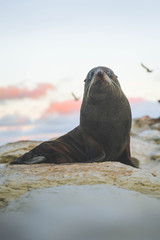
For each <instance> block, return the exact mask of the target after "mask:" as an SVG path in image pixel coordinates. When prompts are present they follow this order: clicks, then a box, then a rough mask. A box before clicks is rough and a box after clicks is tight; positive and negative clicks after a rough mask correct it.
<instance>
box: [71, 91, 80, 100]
mask: <svg viewBox="0 0 160 240" xmlns="http://www.w3.org/2000/svg"><path fill="white" fill-rule="evenodd" d="M72 96H73V97H74V100H75V101H78V100H79V99H80V97H77V96H76V95H75V94H74V93H73V92H72Z"/></svg>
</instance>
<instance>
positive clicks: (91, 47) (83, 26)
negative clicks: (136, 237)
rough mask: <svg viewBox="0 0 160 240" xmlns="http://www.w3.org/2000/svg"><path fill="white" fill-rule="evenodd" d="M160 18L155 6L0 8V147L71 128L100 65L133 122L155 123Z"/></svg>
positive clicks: (6, 4) (30, 4) (18, 4)
mask: <svg viewBox="0 0 160 240" xmlns="http://www.w3.org/2000/svg"><path fill="white" fill-rule="evenodd" d="M159 11H160V2H159V1H158V0H157V1H156V0H152V1H144V0H141V1H138V0H135V1H133V2H131V1H125V0H121V1H118V0H112V1H108V0H99V1H95V0H92V1H91V0H85V1H84V0H81V1H75V0H74V1H73V0H67V1H65V0H58V1H57V0H52V1H51V0H45V1H44V0H27V1H23V0H21V1H20V0H14V1H12V0H5V1H3V0H1V1H0V35H1V36H0V145H2V144H5V143H7V142H13V141H17V140H25V139H29V140H46V139H49V138H52V137H56V136H59V135H60V134H64V133H65V132H67V131H69V130H71V129H73V128H74V127H75V126H77V125H78V124H79V110H80V106H81V100H82V97H83V86H84V82H83V80H84V79H85V77H86V75H87V73H88V71H89V70H90V69H91V68H93V67H96V66H100V65H101V66H107V67H109V68H111V69H112V70H113V71H114V72H115V74H116V75H117V76H118V79H119V81H120V84H121V86H122V89H123V91H124V93H125V94H126V96H127V97H128V99H129V101H130V103H131V108H132V115H133V118H137V117H141V116H143V115H149V116H151V117H159V116H160V104H159V103H158V100H159V99H160V62H159V56H160V47H159V43H160V26H159V23H160V14H159ZM141 63H143V64H144V66H147V67H148V68H149V70H151V71H150V72H149V71H147V69H145V68H144V67H143V66H142V65H141ZM152 70H153V71H152ZM72 93H74V94H75V96H76V97H77V98H79V97H80V99H79V100H75V98H74V97H73V96H72Z"/></svg>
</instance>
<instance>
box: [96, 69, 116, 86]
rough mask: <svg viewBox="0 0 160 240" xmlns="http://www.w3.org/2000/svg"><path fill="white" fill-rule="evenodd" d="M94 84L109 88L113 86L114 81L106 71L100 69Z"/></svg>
mask: <svg viewBox="0 0 160 240" xmlns="http://www.w3.org/2000/svg"><path fill="white" fill-rule="evenodd" d="M93 83H94V84H95V85H103V86H109V85H111V84H112V80H111V79H110V78H109V77H108V75H107V74H106V72H105V71H103V70H102V69H98V70H97V72H95V74H94V76H93Z"/></svg>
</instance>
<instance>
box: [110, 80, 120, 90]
mask: <svg viewBox="0 0 160 240" xmlns="http://www.w3.org/2000/svg"><path fill="white" fill-rule="evenodd" d="M112 83H113V85H114V86H117V87H118V88H119V89H120V86H118V84H117V83H115V82H114V81H113V80H112Z"/></svg>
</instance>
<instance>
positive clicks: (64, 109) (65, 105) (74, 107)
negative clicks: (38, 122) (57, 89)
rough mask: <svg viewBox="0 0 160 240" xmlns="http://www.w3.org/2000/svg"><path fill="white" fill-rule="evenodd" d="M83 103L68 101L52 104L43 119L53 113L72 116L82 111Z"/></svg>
mask: <svg viewBox="0 0 160 240" xmlns="http://www.w3.org/2000/svg"><path fill="white" fill-rule="evenodd" d="M80 107H81V101H74V100H67V101H63V102H51V103H50V106H49V107H48V108H47V109H46V111H45V112H44V114H43V115H42V118H44V117H46V116H47V115H50V114H53V113H59V114H71V113H74V112H78V111H80Z"/></svg>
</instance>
